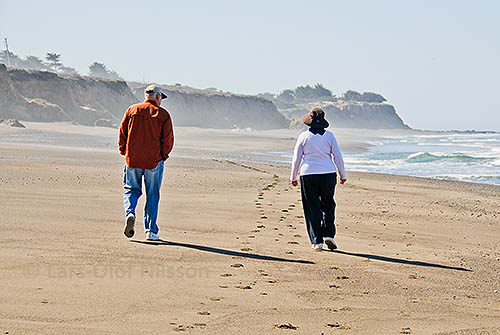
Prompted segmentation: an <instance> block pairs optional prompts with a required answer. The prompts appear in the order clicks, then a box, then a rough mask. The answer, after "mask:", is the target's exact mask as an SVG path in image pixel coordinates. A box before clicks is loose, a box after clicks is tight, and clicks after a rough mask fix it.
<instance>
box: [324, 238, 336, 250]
mask: <svg viewBox="0 0 500 335" xmlns="http://www.w3.org/2000/svg"><path fill="white" fill-rule="evenodd" d="M325 244H326V246H327V247H328V249H330V250H335V249H337V243H335V241H334V240H333V237H325Z"/></svg>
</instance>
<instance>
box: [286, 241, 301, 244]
mask: <svg viewBox="0 0 500 335" xmlns="http://www.w3.org/2000/svg"><path fill="white" fill-rule="evenodd" d="M288 244H299V242H297V241H288Z"/></svg>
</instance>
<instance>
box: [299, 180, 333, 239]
mask: <svg viewBox="0 0 500 335" xmlns="http://www.w3.org/2000/svg"><path fill="white" fill-rule="evenodd" d="M336 184H337V174H336V173H327V174H311V175H305V176H301V177H300V191H301V194H302V207H303V208H304V217H305V219H306V226H307V232H308V233H309V239H310V240H311V243H313V244H318V243H323V238H324V237H334V236H335V224H334V221H335V200H334V199H333V195H334V193H335V185H336Z"/></svg>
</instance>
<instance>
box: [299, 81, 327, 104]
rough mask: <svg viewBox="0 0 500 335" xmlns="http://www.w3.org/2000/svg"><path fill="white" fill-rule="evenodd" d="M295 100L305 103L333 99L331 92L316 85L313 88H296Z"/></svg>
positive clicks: (308, 86) (307, 86)
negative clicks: (304, 101)
mask: <svg viewBox="0 0 500 335" xmlns="http://www.w3.org/2000/svg"><path fill="white" fill-rule="evenodd" d="M294 96H295V99H301V100H306V101H311V100H331V99H332V98H334V96H333V95H332V92H331V91H330V90H329V89H326V88H325V87H323V85H321V84H316V85H314V86H310V85H306V86H297V88H295V90H294Z"/></svg>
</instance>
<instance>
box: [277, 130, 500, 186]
mask: <svg viewBox="0 0 500 335" xmlns="http://www.w3.org/2000/svg"><path fill="white" fill-rule="evenodd" d="M370 144H372V147H370V148H369V149H368V150H366V151H363V152H358V153H349V152H344V153H343V156H344V162H345V165H346V169H347V170H348V171H364V172H377V173H387V174H393V175H404V176H415V177H429V178H437V179H447V180H459V181H467V182H475V183H484V184H495V185H500V133H481V134H480V133H438V134H428V133H426V134H413V135H400V136H387V137H383V138H380V139H379V140H377V141H375V142H372V143H370ZM340 146H341V147H342V143H340ZM268 154H272V155H274V156H275V157H277V159H275V160H276V161H279V162H290V161H291V159H292V152H291V151H290V152H273V153H268Z"/></svg>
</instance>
